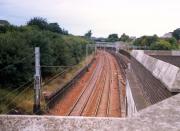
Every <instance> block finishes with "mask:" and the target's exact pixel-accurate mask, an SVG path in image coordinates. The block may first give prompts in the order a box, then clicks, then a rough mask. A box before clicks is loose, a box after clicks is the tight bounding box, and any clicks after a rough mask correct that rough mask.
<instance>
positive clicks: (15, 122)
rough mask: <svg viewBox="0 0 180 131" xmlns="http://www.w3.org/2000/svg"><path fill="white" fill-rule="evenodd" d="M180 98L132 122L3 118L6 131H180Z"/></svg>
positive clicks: (150, 109) (0, 123)
mask: <svg viewBox="0 0 180 131" xmlns="http://www.w3.org/2000/svg"><path fill="white" fill-rule="evenodd" d="M179 102H180V94H178V95H176V96H173V97H171V98H169V99H166V100H164V101H162V102H160V103H157V104H155V105H152V106H149V107H147V108H146V109H144V110H142V111H140V112H138V113H137V114H135V115H134V116H133V117H130V118H93V117H91V118H90V117H62V116H16V115H12V116H10V115H1V116H0V130H2V131H7V130H8V131H60V130H114V131H116V130H122V131H123V130H124V131H127V130H128V131H129V130H142V131H145V130H146V131H150V130H153V131H159V130H164V131H166V130H167V131H169V130H171V131H173V130H179V129H180V104H179Z"/></svg>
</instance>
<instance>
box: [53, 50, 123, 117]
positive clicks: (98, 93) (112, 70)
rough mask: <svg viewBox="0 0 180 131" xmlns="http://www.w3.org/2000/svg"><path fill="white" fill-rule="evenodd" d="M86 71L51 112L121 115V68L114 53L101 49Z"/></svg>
mask: <svg viewBox="0 0 180 131" xmlns="http://www.w3.org/2000/svg"><path fill="white" fill-rule="evenodd" d="M86 75H87V76H86ZM86 75H85V76H84V77H85V78H82V80H79V82H78V83H77V84H76V85H75V86H74V87H72V89H71V90H69V91H68V92H67V94H64V96H63V97H62V99H61V100H60V101H59V102H58V103H57V105H56V106H55V107H54V108H53V109H51V110H50V114H52V115H65V116H93V117H94V116H97V117H99V116H101V117H112V116H113V117H120V116H121V109H120V108H121V104H120V102H121V101H120V89H119V70H118V67H117V62H116V61H115V59H114V58H113V56H112V55H110V54H109V53H107V52H105V51H99V52H98V56H97V59H96V63H95V64H93V65H92V67H90V70H89V72H87V73H86Z"/></svg>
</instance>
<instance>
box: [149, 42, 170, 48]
mask: <svg viewBox="0 0 180 131" xmlns="http://www.w3.org/2000/svg"><path fill="white" fill-rule="evenodd" d="M150 49H151V50H171V49H173V47H172V46H171V44H170V43H169V42H168V41H165V40H159V41H157V42H155V43H153V44H152V45H151V46H150Z"/></svg>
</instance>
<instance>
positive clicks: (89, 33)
mask: <svg viewBox="0 0 180 131" xmlns="http://www.w3.org/2000/svg"><path fill="white" fill-rule="evenodd" d="M84 36H85V37H87V38H91V36H92V31H91V30H89V31H88V32H87V33H85V35H84Z"/></svg>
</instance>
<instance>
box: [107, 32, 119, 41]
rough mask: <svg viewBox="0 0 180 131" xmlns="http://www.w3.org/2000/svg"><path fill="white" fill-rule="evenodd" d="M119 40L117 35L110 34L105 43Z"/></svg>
mask: <svg viewBox="0 0 180 131" xmlns="http://www.w3.org/2000/svg"><path fill="white" fill-rule="evenodd" d="M118 40H119V38H118V34H110V35H109V36H108V38H107V41H108V42H115V41H118Z"/></svg>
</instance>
